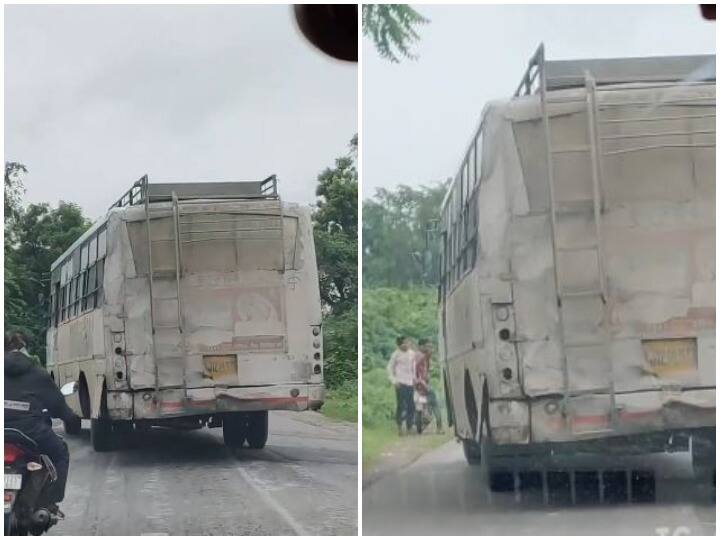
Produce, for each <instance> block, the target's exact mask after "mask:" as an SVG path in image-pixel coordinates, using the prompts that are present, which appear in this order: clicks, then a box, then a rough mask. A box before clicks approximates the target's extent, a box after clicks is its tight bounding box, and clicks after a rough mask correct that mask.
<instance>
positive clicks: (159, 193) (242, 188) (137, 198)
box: [110, 174, 278, 208]
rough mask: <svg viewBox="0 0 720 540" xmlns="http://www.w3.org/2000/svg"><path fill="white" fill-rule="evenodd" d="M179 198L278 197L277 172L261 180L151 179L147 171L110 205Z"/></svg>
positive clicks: (130, 204)
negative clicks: (160, 180) (168, 180)
mask: <svg viewBox="0 0 720 540" xmlns="http://www.w3.org/2000/svg"><path fill="white" fill-rule="evenodd" d="M173 193H175V194H176V195H177V197H178V199H275V198H277V196H278V191H277V176H275V175H274V174H273V175H272V176H269V177H267V178H266V179H265V180H260V181H257V182H189V183H150V182H149V181H148V177H147V175H145V176H143V177H142V178H141V179H140V180H138V181H137V182H135V183H134V184H133V185H132V187H131V188H130V189H129V190H128V191H126V192H125V193H124V194H123V196H122V197H120V199H118V200H117V201H116V202H115V203H114V204H113V205H112V206H111V207H110V208H122V207H124V206H135V205H138V204H144V203H145V198H146V197H147V201H148V203H153V202H163V201H171V200H172V195H173Z"/></svg>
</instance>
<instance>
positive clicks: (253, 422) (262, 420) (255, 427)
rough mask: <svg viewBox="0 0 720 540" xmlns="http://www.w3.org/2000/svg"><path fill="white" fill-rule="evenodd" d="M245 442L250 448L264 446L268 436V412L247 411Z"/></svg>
mask: <svg viewBox="0 0 720 540" xmlns="http://www.w3.org/2000/svg"><path fill="white" fill-rule="evenodd" d="M247 427H248V430H247V442H248V445H249V446H250V448H256V449H260V448H264V447H265V443H267V438H268V412H267V411H255V412H251V413H248V423H247Z"/></svg>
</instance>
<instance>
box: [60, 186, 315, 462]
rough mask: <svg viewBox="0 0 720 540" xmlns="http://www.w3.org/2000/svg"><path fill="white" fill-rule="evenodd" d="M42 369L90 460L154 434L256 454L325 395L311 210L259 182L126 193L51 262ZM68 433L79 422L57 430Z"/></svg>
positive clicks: (139, 188)
mask: <svg viewBox="0 0 720 540" xmlns="http://www.w3.org/2000/svg"><path fill="white" fill-rule="evenodd" d="M51 275H52V291H51V296H52V301H51V324H50V328H49V330H48V333H47V351H48V363H47V364H48V369H49V370H50V372H51V374H52V377H53V378H54V379H55V381H56V383H57V384H58V385H61V386H62V385H66V384H67V383H69V382H74V383H76V385H75V388H76V392H75V393H74V394H73V395H72V396H70V397H68V398H67V400H68V403H69V405H70V406H71V407H72V408H73V409H74V410H75V411H76V412H77V413H78V414H79V415H80V416H82V417H83V418H88V419H91V440H92V443H93V447H94V448H95V449H96V450H107V449H111V448H113V447H115V445H116V443H117V442H118V440H119V438H121V437H122V436H123V434H126V433H127V432H128V431H131V430H133V429H137V428H143V427H148V426H152V425H165V426H176V427H178V428H198V427H202V426H204V425H207V426H209V427H220V426H222V428H223V435H224V440H225V442H226V444H227V445H228V446H233V447H239V446H242V445H243V444H244V443H245V442H247V444H248V445H249V446H250V447H253V448H261V447H263V446H264V445H265V442H266V440H267V435H268V410H273V409H289V410H296V411H300V410H306V409H317V408H319V407H320V406H321V405H322V403H323V399H324V386H323V356H322V354H323V353H322V332H321V311H320V295H319V286H318V274H317V264H316V259H315V248H314V243H313V232H312V223H311V215H310V209H309V208H307V207H302V206H299V205H296V204H288V203H285V202H282V201H281V200H280V198H279V196H278V194H277V181H276V178H275V177H274V176H272V177H270V178H268V179H267V180H265V181H262V182H224V183H194V184H193V183H188V184H161V183H150V182H148V179H147V177H143V178H142V179H141V180H140V181H138V182H136V183H135V184H134V185H133V186H132V188H131V189H130V190H129V191H128V192H127V193H126V194H125V195H124V196H123V197H122V198H121V199H120V200H119V201H118V202H117V203H116V204H115V205H113V207H112V208H111V209H110V210H109V212H108V213H107V216H106V217H105V218H104V219H103V220H101V221H100V222H98V223H96V224H95V225H94V226H93V227H92V228H90V230H88V231H87V232H86V233H85V234H84V235H83V236H82V237H81V238H80V239H78V240H77V242H75V243H74V244H73V245H72V246H71V247H70V248H69V249H68V250H67V251H66V252H65V253H64V254H63V255H62V256H61V257H60V258H59V259H58V260H57V261H55V262H54V263H53V265H52V269H51ZM66 429H68V431H77V430H79V429H80V426H79V425H73V426H66Z"/></svg>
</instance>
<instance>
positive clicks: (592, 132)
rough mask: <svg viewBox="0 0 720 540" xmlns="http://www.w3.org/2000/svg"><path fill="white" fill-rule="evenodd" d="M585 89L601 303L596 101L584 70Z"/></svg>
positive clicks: (591, 81)
mask: <svg viewBox="0 0 720 540" xmlns="http://www.w3.org/2000/svg"><path fill="white" fill-rule="evenodd" d="M585 89H586V92H587V115H588V138H589V141H590V159H591V163H592V167H591V168H592V182H593V185H592V189H593V216H594V219H595V236H596V238H597V258H598V270H599V276H598V281H599V283H598V285H600V290H601V294H602V300H603V304H605V303H606V302H607V299H608V296H607V281H606V279H605V261H604V257H603V250H602V246H603V243H602V224H601V213H602V206H603V202H602V192H601V189H600V182H601V179H600V157H599V156H600V152H599V149H598V135H597V121H596V119H597V102H596V95H595V79H593V77H592V75H590V73H589V72H587V71H586V72H585Z"/></svg>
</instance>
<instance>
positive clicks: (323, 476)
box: [50, 412, 357, 536]
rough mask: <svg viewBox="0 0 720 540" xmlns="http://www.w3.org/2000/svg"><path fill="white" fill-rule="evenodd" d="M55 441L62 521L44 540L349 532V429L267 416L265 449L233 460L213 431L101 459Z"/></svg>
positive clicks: (150, 435)
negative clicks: (62, 474)
mask: <svg viewBox="0 0 720 540" xmlns="http://www.w3.org/2000/svg"><path fill="white" fill-rule="evenodd" d="M83 426H84V427H85V428H89V425H88V423H87V422H86V421H84V422H83ZM58 432H60V433H61V434H62V428H59V429H58ZM63 435H64V434H63ZM65 440H66V441H67V442H68V446H69V448H70V459H71V463H70V478H69V481H68V487H67V491H66V495H65V501H64V502H63V503H62V505H61V509H62V510H63V512H64V513H65V515H66V519H65V520H64V521H61V522H60V523H59V524H58V525H57V526H55V527H53V528H52V529H51V530H50V534H51V535H133V536H137V535H249V534H253V535H279V534H282V535H302V534H313V535H328V534H332V535H354V534H356V532H357V429H356V426H355V425H354V424H347V423H343V422H335V421H332V420H329V419H327V418H325V417H324V416H322V415H320V414H318V413H313V412H306V413H289V412H278V413H272V412H271V413H270V436H269V440H268V444H267V446H266V447H265V449H263V450H250V449H247V448H244V449H242V450H240V451H237V452H236V453H233V452H231V451H230V450H229V449H227V448H226V447H225V446H224V445H223V442H222V429H202V430H197V431H174V430H167V429H153V430H151V431H150V432H147V433H143V434H142V435H140V436H136V441H135V442H134V443H133V444H132V445H130V447H128V448H126V449H122V450H117V451H113V452H104V453H97V452H94V451H93V449H92V447H91V446H90V440H89V430H88V429H85V430H83V433H82V435H80V436H77V437H71V436H66V437H65Z"/></svg>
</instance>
